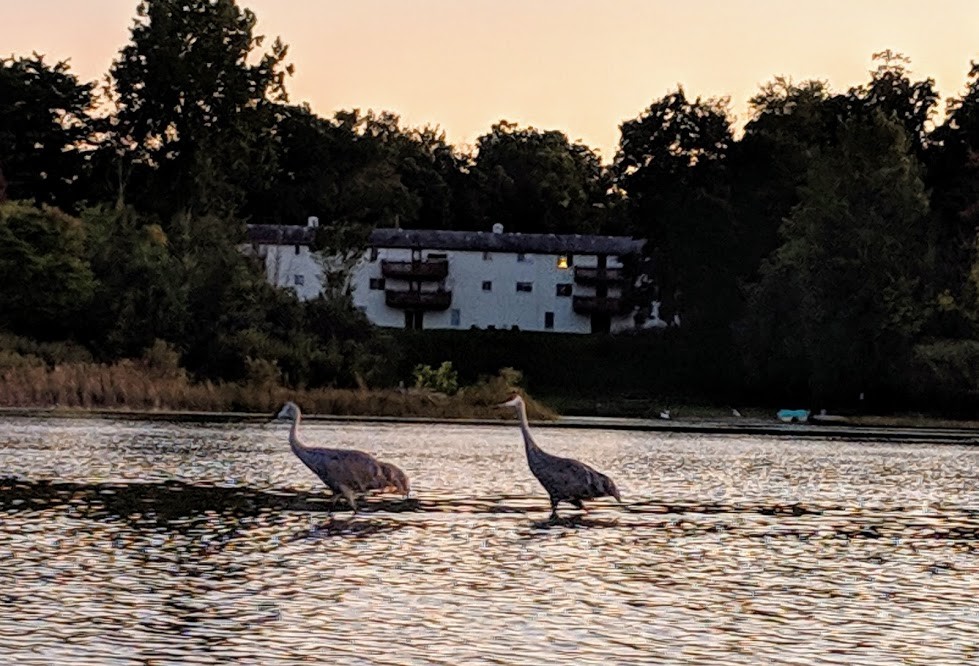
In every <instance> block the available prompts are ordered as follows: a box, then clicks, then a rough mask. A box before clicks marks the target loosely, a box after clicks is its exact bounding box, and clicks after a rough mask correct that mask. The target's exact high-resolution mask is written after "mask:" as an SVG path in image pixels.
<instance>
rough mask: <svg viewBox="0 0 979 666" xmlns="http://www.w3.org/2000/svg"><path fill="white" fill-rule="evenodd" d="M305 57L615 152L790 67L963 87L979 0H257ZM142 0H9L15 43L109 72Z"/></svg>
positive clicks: (468, 114) (308, 89) (442, 108)
mask: <svg viewBox="0 0 979 666" xmlns="http://www.w3.org/2000/svg"><path fill="white" fill-rule="evenodd" d="M239 4H241V5H243V6H246V7H249V8H250V9H252V10H253V11H254V12H255V13H256V14H257V15H258V18H259V24H258V32H259V33H260V34H265V35H267V36H269V37H274V36H280V37H281V38H282V39H283V41H284V42H285V43H286V44H288V45H289V47H290V51H289V60H290V61H291V62H293V63H294V64H295V66H296V73H295V76H294V77H293V78H292V79H291V80H290V82H289V89H290V92H291V97H292V100H293V101H296V102H298V101H307V102H309V103H310V105H311V106H312V107H313V109H314V110H315V111H316V112H317V113H319V114H320V115H324V116H329V115H332V113H333V112H334V111H336V110H338V109H344V108H353V107H357V108H360V109H368V108H373V109H376V110H389V111H394V112H396V113H399V114H401V116H402V118H403V119H404V120H405V122H406V123H407V124H409V125H423V124H428V123H431V124H437V125H439V126H441V127H442V128H443V129H444V130H445V131H446V134H447V136H448V139H449V141H450V142H452V143H455V144H457V145H463V144H470V143H472V142H474V141H475V139H476V137H478V136H479V135H480V134H483V133H485V132H486V131H487V130H488V129H489V127H490V125H492V124H493V123H494V122H496V121H497V120H500V119H507V120H511V121H516V122H519V123H521V124H529V125H533V126H535V127H539V128H542V129H560V130H563V131H565V132H567V134H568V135H569V136H570V137H571V138H572V139H577V140H581V141H583V142H584V143H586V144H588V145H589V146H591V147H593V148H596V149H599V150H600V152H601V154H602V156H603V158H604V159H606V160H608V159H611V157H612V156H613V155H614V152H615V146H616V144H617V142H618V137H619V132H618V126H619V124H620V123H621V122H622V121H623V120H627V119H630V118H634V117H636V116H637V115H639V113H640V112H641V111H642V110H643V109H644V108H645V107H647V106H648V105H649V104H650V103H651V102H652V101H654V100H655V99H658V98H659V97H661V96H662V95H664V94H665V93H667V92H668V91H670V90H671V89H673V88H675V86H676V85H677V84H678V83H679V84H682V85H683V86H684V88H685V89H686V91H687V93H688V95H689V96H705V97H711V96H730V97H731V100H732V109H733V111H734V113H735V114H736V116H737V118H738V121H739V122H744V120H745V118H746V113H747V107H746V102H747V100H748V98H750V97H751V96H752V95H753V94H754V93H755V92H756V91H757V89H758V86H759V85H760V84H762V83H764V82H766V81H769V80H771V79H772V78H773V77H774V76H776V75H786V76H791V77H792V78H794V79H795V80H803V79H807V78H820V79H825V80H828V81H829V83H830V85H831V86H833V88H835V89H846V88H848V87H850V86H852V85H856V84H859V83H862V82H865V81H867V80H868V72H869V70H870V69H871V68H872V65H871V54H872V53H873V52H875V51H881V50H884V49H886V48H890V49H893V50H895V51H900V52H902V53H904V54H906V55H907V56H909V57H910V58H911V60H912V63H911V69H912V71H913V72H914V74H915V75H917V76H920V77H926V76H930V77H933V78H934V79H935V81H936V84H937V87H938V90H939V92H940V94H941V95H942V97H943V98H945V97H949V96H952V95H957V94H959V93H960V92H961V91H962V89H963V87H964V84H965V80H966V73H967V72H968V69H969V61H970V60H972V59H977V60H979V2H976V0H945V1H942V0H937V1H936V2H930V3H926V2H921V1H920V0H891V1H890V2H876V1H875V2H871V1H869V0H819V1H818V2H817V1H814V0H809V1H808V2H791V1H786V0H701V1H699V2H688V3H679V2H672V1H671V2H663V1H660V0H411V1H408V0H356V1H350V0H345V1H343V2H339V1H337V2H333V1H327V0H323V1H313V0H240V2H239ZM135 7H136V1H135V0H32V1H31V2H18V1H14V0H0V49H2V51H0V53H3V54H4V55H9V54H14V55H29V54H30V53H31V52H32V51H37V52H39V53H44V54H46V55H47V56H48V57H49V59H51V60H57V59H63V58H71V63H72V68H73V70H74V71H75V73H77V74H78V75H79V76H80V77H81V78H82V79H83V80H93V79H96V78H99V77H101V76H102V75H103V74H104V73H105V72H106V71H107V70H108V68H109V65H110V64H111V62H112V60H113V58H114V57H115V55H116V53H117V52H118V50H119V49H120V48H121V47H122V46H123V45H125V44H126V42H127V41H128V39H129V28H130V26H131V24H132V17H133V16H134V13H135V11H134V10H135Z"/></svg>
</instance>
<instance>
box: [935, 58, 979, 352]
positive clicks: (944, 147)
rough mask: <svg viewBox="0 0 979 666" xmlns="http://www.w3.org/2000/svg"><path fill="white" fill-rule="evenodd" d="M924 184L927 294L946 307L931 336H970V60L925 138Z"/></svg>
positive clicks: (977, 107)
mask: <svg viewBox="0 0 979 666" xmlns="http://www.w3.org/2000/svg"><path fill="white" fill-rule="evenodd" d="M929 143H930V146H929V149H928V152H927V156H926V162H927V165H928V178H927V184H928V186H929V187H930V188H931V192H932V198H931V200H932V210H933V225H932V241H933V245H934V250H933V258H934V261H933V266H932V272H931V277H932V285H933V291H934V292H935V293H936V294H938V295H940V296H941V297H942V300H944V301H945V302H946V303H947V307H944V308H941V310H942V311H944V314H943V315H942V316H940V317H939V320H938V321H936V322H935V324H936V327H935V329H934V330H933V331H932V333H933V334H935V335H938V336H942V337H961V336H971V335H973V334H974V330H973V329H974V327H975V323H976V320H977V315H979V307H977V305H979V297H977V294H979V286H977V284H976V283H975V282H974V281H973V280H972V279H970V277H969V276H970V271H971V267H972V266H974V265H975V264H976V261H977V253H976V240H977V238H976V229H977V228H979V62H973V63H972V66H971V69H970V71H969V76H968V81H967V83H966V90H965V91H964V92H963V93H962V95H960V96H958V97H955V98H952V99H949V100H948V107H947V110H946V118H945V122H944V123H943V124H942V125H941V126H939V127H938V128H936V129H935V131H934V132H933V133H932V134H931V137H930V142H929Z"/></svg>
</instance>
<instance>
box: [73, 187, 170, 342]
mask: <svg viewBox="0 0 979 666" xmlns="http://www.w3.org/2000/svg"><path fill="white" fill-rule="evenodd" d="M82 220H83V222H84V225H85V228H86V256H87V260H88V262H89V265H90V266H91V269H92V272H93V274H94V275H95V277H96V279H97V285H96V289H95V294H94V297H93V299H92V303H91V305H90V306H89V308H88V309H87V310H86V312H85V316H84V318H83V320H84V321H85V327H86V331H85V339H86V341H87V343H88V345H89V347H91V348H92V349H93V350H95V351H96V352H97V354H98V356H100V357H101V358H107V359H114V358H119V357H134V356H139V355H140V354H141V353H142V352H143V351H144V350H145V349H148V348H150V347H151V346H152V345H153V344H154V343H155V342H156V341H157V340H163V341H169V342H171V343H174V344H177V345H178V346H179V345H180V344H182V343H183V342H184V338H185V334H186V329H187V325H188V316H189V313H188V311H187V296H188V292H187V285H186V283H185V281H184V275H183V271H182V270H181V268H182V267H181V265H180V263H179V262H178V261H177V259H176V257H175V256H174V255H173V253H172V251H171V244H170V240H169V238H168V237H167V235H166V233H165V232H164V231H163V229H162V228H161V227H160V225H159V224H157V223H155V222H154V221H153V220H151V219H147V217H145V216H141V215H139V214H138V213H137V212H135V211H134V210H132V209H131V208H123V209H113V208H109V207H107V206H98V207H94V208H89V209H86V210H85V211H83V212H82Z"/></svg>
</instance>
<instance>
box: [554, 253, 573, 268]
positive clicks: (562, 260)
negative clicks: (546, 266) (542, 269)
mask: <svg viewBox="0 0 979 666" xmlns="http://www.w3.org/2000/svg"><path fill="white" fill-rule="evenodd" d="M568 266H570V264H569V263H568V258H567V257H565V256H563V255H562V256H560V257H558V258H557V267H558V268H561V269H566V268H567V267H568Z"/></svg>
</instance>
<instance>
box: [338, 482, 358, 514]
mask: <svg viewBox="0 0 979 666" xmlns="http://www.w3.org/2000/svg"><path fill="white" fill-rule="evenodd" d="M340 492H341V493H343V496H344V498H346V500H347V503H348V504H349V505H350V508H351V509H353V510H354V513H355V514H356V513H357V498H356V497H355V496H354V491H353V490H351V489H350V488H348V487H347V486H340Z"/></svg>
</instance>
